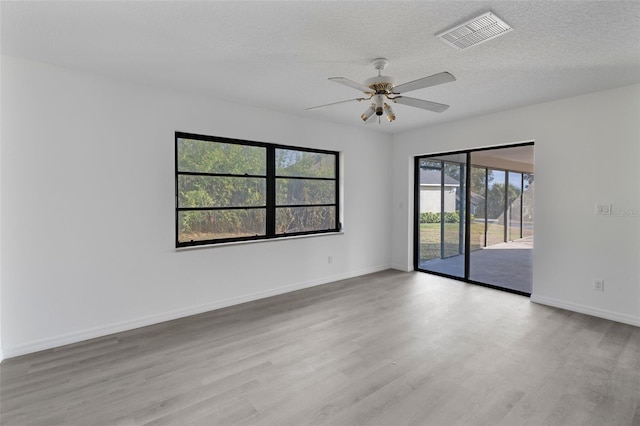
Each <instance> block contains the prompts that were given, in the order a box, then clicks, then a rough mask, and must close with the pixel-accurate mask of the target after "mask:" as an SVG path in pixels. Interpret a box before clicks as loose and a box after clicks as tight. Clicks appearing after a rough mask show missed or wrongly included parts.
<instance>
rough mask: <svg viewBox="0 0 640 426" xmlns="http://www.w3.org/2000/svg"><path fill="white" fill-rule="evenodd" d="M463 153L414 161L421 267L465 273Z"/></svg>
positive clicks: (464, 157) (464, 163) (455, 274)
mask: <svg viewBox="0 0 640 426" xmlns="http://www.w3.org/2000/svg"><path fill="white" fill-rule="evenodd" d="M466 171H467V167H466V155H465V154H460V155H458V154H453V155H446V156H439V157H431V158H428V159H420V160H419V161H418V162H417V173H418V176H417V181H418V182H419V185H418V188H417V191H418V197H417V200H418V204H419V205H418V218H417V219H418V222H419V227H418V240H419V260H418V261H419V265H420V268H421V269H424V270H426V271H430V272H437V273H442V274H446V275H451V276H455V277H464V271H465V267H464V253H465V217H466V211H465V207H466V189H465V188H466Z"/></svg>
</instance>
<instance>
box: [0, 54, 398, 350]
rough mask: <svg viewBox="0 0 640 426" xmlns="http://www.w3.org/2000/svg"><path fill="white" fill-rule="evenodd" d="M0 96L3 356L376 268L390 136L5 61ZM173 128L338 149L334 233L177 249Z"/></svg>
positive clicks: (384, 226)
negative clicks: (340, 193)
mask: <svg viewBox="0 0 640 426" xmlns="http://www.w3.org/2000/svg"><path fill="white" fill-rule="evenodd" d="M2 103H3V108H2V124H3V126H2V132H1V141H2V148H1V149H2V157H1V161H2V163H1V185H2V186H1V194H2V207H1V208H2V210H1V223H0V230H1V246H0V247H1V253H2V259H1V265H2V269H1V275H0V279H1V283H2V305H1V317H2V318H1V320H2V349H3V350H4V355H5V357H11V356H16V355H19V354H23V353H28V352H33V351H36V350H39V349H43V348H49V347H53V346H57V345H60V344H65V343H69V342H73V341H78V340H82V339H86V338H90V337H94V336H99V335H104V334H108V333H111V332H114V331H119V330H124V329H129V328H132V327H136V326H140V325H145V324H149V323H154V322H158V321H162V320H167V319H171V318H175V317H180V316H184V315H189V314H193V313H196V312H201V311H206V310H210V309H213V308H217V307H221V306H225V305H229V304H234V303H238V302H242V301H245V300H250V299H254V298H258V297H264V296H268V295H271V294H277V293H280V292H284V291H288V290H292V289H296V288H302V287H306V286H311V285H316V284H321V283H325V282H330V281H333V280H337V279H341V278H346V277H351V276H356V275H360V274H364V273H368V272H374V271H378V270H382V269H386V268H388V267H389V266H390V263H389V260H390V258H391V252H390V231H389V227H388V224H389V223H390V221H391V217H390V207H389V197H390V195H389V194H390V193H391V188H390V180H391V175H390V172H389V158H390V156H391V145H390V142H391V136H389V135H381V134H377V133H374V132H372V131H369V130H365V129H360V128H357V127H345V126H339V125H334V124H328V123H322V122H319V121H314V120H311V119H306V118H304V117H299V116H288V115H284V114H281V113H277V112H273V111H267V110H259V109H255V108H250V107H243V106H238V105H233V104H229V103H222V102H217V101H212V100H208V99H205V98H201V97H198V96H193V95H187V94H180V93H175V92H170V91H164V90H161V89H155V88H148V87H140V86H133V85H128V84H124V83H120V82H116V81H112V80H108V79H103V78H100V77H97V76H92V75H88V74H83V73H79V72H75V71H71V70H65V69H62V68H57V67H52V66H48V65H44V64H39V63H35V62H29V61H23V60H19V59H15V58H7V57H3V62H2ZM174 131H184V132H192V133H201V134H207V135H216V136H224V137H231V138H240V139H249V140H256V141H265V142H275V143H280V144H286V145H300V146H309V147H316V148H324V149H331V150H338V151H341V152H342V153H343V166H344V174H343V179H344V199H345V202H344V212H345V216H344V218H343V225H344V234H342V235H325V236H319V237H310V238H299V239H292V240H280V241H270V242H260V243H252V244H241V245H234V246H226V247H209V248H198V249H193V250H185V251H176V250H175V249H174V232H175V230H174ZM329 255H331V256H333V263H331V264H329V263H328V256H329Z"/></svg>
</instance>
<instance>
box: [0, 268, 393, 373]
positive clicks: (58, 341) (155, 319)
mask: <svg viewBox="0 0 640 426" xmlns="http://www.w3.org/2000/svg"><path fill="white" fill-rule="evenodd" d="M389 268H390V265H379V266H374V267H370V268H365V269H360V270H356V271H351V272H347V273H344V274H336V275H331V276H326V277H323V278H319V279H315V280H310V281H305V282H301V283H297V284H293V285H289V286H285V287H279V288H275V289H271V290H266V291H261V292H257V293H252V294H248V295H245V296H240V297H233V298H229V299H224V300H221V301H218V302H215V303H209V304H204V305H198V306H192V307H189V308H185V309H176V310H174V311H170V312H164V313H161V314H157V315H150V316H146V317H141V318H137V319H134V320H131V321H123V322H120V323H115V324H109V325H106V326H104V327H94V328H89V329H85V330H81V331H76V332H72V333H67V334H63V335H59V336H54V337H50V338H46V339H40V340H36V341H33V342H29V343H25V344H22V345H18V346H14V347H11V348H3V349H4V355H5V356H6V358H7V359H8V358H13V357H16V356H20V355H26V354H30V353H33V352H38V351H42V350H46V349H52V348H56V347H59V346H64V345H69V344H71V343H78V342H82V341H84V340H89V339H95V338H97V337H103V336H108V335H110V334H114V333H121V332H123V331H128V330H133V329H135V328H140V327H146V326H148V325H153V324H158V323H161V322H165V321H171V320H174V319H178V318H184V317H188V316H191V315H197V314H201V313H204V312H209V311H214V310H216V309H222V308H226V307H229V306H233V305H239V304H241V303H246V302H251V301H254V300H259V299H264V298H267V297H271V296H277V295H279V294H284V293H289V292H292V291H296V290H302V289H305V288H309V287H315V286H317V285H322V284H327V283H331V282H334V281H340V280H344V279H348V278H355V277H359V276H362V275H367V274H371V273H374V272H380V271H384V270H387V269H389ZM2 355H3V354H2V352H0V361H1V360H2V359H4V358H3V357H2Z"/></svg>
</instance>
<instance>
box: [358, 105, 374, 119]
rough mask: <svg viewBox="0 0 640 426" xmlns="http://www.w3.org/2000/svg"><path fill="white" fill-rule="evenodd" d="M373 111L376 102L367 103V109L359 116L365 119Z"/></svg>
mask: <svg viewBox="0 0 640 426" xmlns="http://www.w3.org/2000/svg"><path fill="white" fill-rule="evenodd" d="M375 112H376V104H371V105H369V108H367V110H366V111H365V112H363V113H362V115H361V116H360V118H362V121H367V120H368V119H369V117H371V116H372V115H373V113H375Z"/></svg>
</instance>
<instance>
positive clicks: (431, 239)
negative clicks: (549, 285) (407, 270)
mask: <svg viewBox="0 0 640 426" xmlns="http://www.w3.org/2000/svg"><path fill="white" fill-rule="evenodd" d="M527 231H531V232H530V235H533V230H527V229H524V232H523V236H525V237H526V236H528V234H529V232H527ZM463 232H464V230H463ZM510 232H513V234H514V235H520V228H519V227H512V228H511V229H510ZM459 233H460V224H459V223H445V224H444V257H449V256H455V255H458V254H460V246H459ZM483 242H484V223H482V222H480V223H478V222H474V223H472V224H471V251H474V250H478V249H480V248H482V247H483ZM502 242H504V225H495V224H493V225H489V227H488V229H487V245H494V244H498V243H502ZM463 249H464V246H463ZM439 258H440V224H439V223H421V224H420V260H421V261H423V260H431V259H439Z"/></svg>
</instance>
